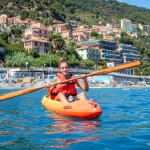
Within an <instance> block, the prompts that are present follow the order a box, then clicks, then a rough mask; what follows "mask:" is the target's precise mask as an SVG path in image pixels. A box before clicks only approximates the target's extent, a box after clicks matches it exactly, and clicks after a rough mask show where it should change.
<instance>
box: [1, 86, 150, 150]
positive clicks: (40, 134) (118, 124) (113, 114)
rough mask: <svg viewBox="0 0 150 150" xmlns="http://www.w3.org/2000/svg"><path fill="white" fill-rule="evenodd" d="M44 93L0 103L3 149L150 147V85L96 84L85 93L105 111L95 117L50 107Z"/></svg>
mask: <svg viewBox="0 0 150 150" xmlns="http://www.w3.org/2000/svg"><path fill="white" fill-rule="evenodd" d="M11 91H14V90H2V89H1V90H0V94H2V93H8V92H11ZM79 91H80V90H79ZM45 94H46V90H45V89H43V90H40V91H36V92H34V93H30V94H27V95H23V96H20V97H16V98H12V99H9V100H5V101H1V102H0V150H12V149H24V150H26V149H33V150H49V149H50V150H51V149H52V150H59V149H70V150H83V149H84V150H120V149H121V150H150V89H146V88H145V89H131V90H122V89H121V88H120V89H119V88H117V89H116V88H107V89H100V88H97V89H96V88H91V89H90V90H89V92H87V93H86V96H87V97H88V98H89V99H90V98H92V99H93V100H95V101H96V102H97V103H98V104H99V105H100V106H101V108H102V110H103V114H102V116H101V117H100V118H98V119H96V120H90V121H88V120H80V119H74V118H69V117H65V116H62V115H59V114H57V113H52V112H49V111H47V110H45V109H44V108H43V107H42V105H41V99H42V97H43V96H44V95H45ZM83 112H84V110H83Z"/></svg>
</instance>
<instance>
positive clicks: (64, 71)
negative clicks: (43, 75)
mask: <svg viewBox="0 0 150 150" xmlns="http://www.w3.org/2000/svg"><path fill="white" fill-rule="evenodd" d="M59 69H60V72H59V73H56V76H55V77H54V79H53V80H52V84H54V83H59V82H61V81H64V80H68V79H73V80H71V81H68V82H66V83H63V84H57V85H53V86H51V84H50V83H47V84H46V88H47V91H48V95H49V97H50V98H51V99H53V100H57V101H63V102H68V101H69V102H72V101H74V100H77V99H82V100H86V97H85V94H84V93H83V92H82V93H79V94H77V90H76V87H75V86H78V87H79V88H81V89H82V90H84V91H88V90H89V85H88V82H87V78H86V77H85V75H82V76H81V77H82V80H83V82H81V81H80V80H79V79H76V78H75V76H74V75H72V74H69V64H68V61H67V59H66V58H62V59H61V60H60V62H59Z"/></svg>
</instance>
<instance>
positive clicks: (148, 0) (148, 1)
mask: <svg viewBox="0 0 150 150" xmlns="http://www.w3.org/2000/svg"><path fill="white" fill-rule="evenodd" d="M117 1H119V2H124V3H127V4H129V5H136V6H139V7H145V8H148V9H150V0H117Z"/></svg>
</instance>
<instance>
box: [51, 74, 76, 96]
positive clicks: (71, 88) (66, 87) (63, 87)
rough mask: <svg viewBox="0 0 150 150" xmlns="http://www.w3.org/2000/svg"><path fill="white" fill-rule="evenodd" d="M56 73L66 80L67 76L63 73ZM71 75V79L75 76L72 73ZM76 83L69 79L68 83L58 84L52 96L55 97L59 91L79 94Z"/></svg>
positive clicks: (67, 93)
mask: <svg viewBox="0 0 150 150" xmlns="http://www.w3.org/2000/svg"><path fill="white" fill-rule="evenodd" d="M56 75H57V76H58V77H59V79H60V81H64V80H66V79H65V76H64V75H63V74H62V73H57V74H56ZM70 76H71V78H70V79H72V78H74V76H73V75H72V74H70ZM75 84H76V82H75V81H69V82H67V83H63V84H58V86H57V87H56V88H55V89H54V90H53V91H51V98H52V99H55V97H56V95H57V94H58V93H63V94H65V95H73V96H75V95H77V90H76V87H75Z"/></svg>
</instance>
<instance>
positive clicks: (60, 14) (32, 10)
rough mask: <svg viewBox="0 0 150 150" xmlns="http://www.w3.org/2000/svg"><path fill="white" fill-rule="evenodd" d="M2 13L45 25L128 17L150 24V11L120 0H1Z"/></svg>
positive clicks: (89, 22) (97, 21) (90, 22)
mask: <svg viewBox="0 0 150 150" xmlns="http://www.w3.org/2000/svg"><path fill="white" fill-rule="evenodd" d="M0 9H1V14H2V13H5V14H8V16H9V17H12V16H14V15H17V14H20V15H21V17H22V19H25V18H31V19H35V20H40V21H42V22H44V23H45V24H50V23H52V19H58V20H62V21H70V20H76V21H79V22H81V23H85V24H89V25H92V24H97V23H99V22H100V21H101V23H102V24H105V23H115V24H118V25H119V24H120V19H122V18H128V19H129V20H131V21H132V22H133V23H142V24H150V17H149V13H150V10H148V9H145V8H139V7H136V6H130V5H128V4H126V3H119V2H117V1H116V0H26V1H24V0H5V1H3V0H0Z"/></svg>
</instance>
